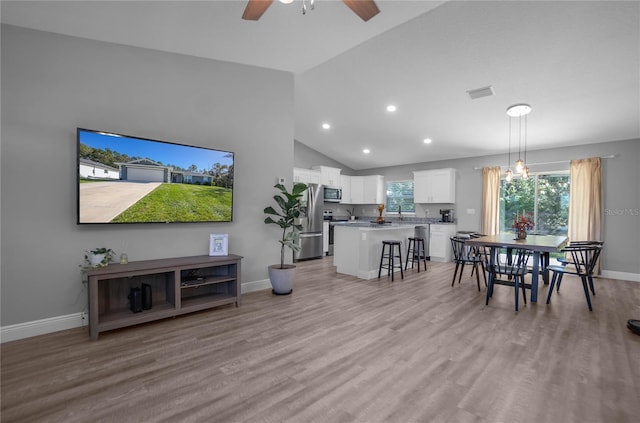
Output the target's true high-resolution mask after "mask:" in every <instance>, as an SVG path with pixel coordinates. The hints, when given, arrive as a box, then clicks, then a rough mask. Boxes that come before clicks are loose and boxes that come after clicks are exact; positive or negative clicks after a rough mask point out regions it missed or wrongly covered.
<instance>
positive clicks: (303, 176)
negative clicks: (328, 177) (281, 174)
mask: <svg viewBox="0 0 640 423" xmlns="http://www.w3.org/2000/svg"><path fill="white" fill-rule="evenodd" d="M293 182H303V183H305V184H320V183H321V182H320V171H319V170H312V169H302V168H299V167H294V168H293Z"/></svg>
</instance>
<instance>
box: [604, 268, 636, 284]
mask: <svg viewBox="0 0 640 423" xmlns="http://www.w3.org/2000/svg"><path fill="white" fill-rule="evenodd" d="M600 276H601V277H603V278H608V279H618V280H621V281H632V282H640V274H639V273H627V272H616V271H614V270H601V271H600Z"/></svg>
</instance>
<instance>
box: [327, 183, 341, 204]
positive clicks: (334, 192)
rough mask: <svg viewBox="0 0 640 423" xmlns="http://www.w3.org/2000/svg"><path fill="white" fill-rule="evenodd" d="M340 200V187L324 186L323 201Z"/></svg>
mask: <svg viewBox="0 0 640 423" xmlns="http://www.w3.org/2000/svg"><path fill="white" fill-rule="evenodd" d="M341 200H342V188H335V187H324V202H325V203H339V202H340V201H341Z"/></svg>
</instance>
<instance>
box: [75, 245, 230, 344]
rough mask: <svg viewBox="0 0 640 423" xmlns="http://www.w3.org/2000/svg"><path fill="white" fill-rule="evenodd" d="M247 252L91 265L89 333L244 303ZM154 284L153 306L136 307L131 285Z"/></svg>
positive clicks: (88, 274) (93, 333) (92, 334)
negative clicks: (242, 263) (243, 264)
mask: <svg viewBox="0 0 640 423" xmlns="http://www.w3.org/2000/svg"><path fill="white" fill-rule="evenodd" d="M241 259H242V257H240V256H237V255H233V254H230V255H228V256H220V257H210V256H192V257H176V258H169V259H160V260H144V261H137V262H130V263H128V264H110V265H109V266H107V267H101V268H95V269H89V270H87V271H86V274H87V277H88V280H89V334H90V336H91V339H92V340H96V339H98V334H99V333H100V332H104V331H107V330H113V329H118V328H122V327H126V326H132V325H137V324H140V323H146V322H151V321H153V320H158V319H165V318H167V317H173V316H177V315H180V314H185V313H191V312H194V311H199V310H204V309H208V308H212V307H218V306H222V305H226V304H235V305H236V307H238V306H239V305H240V285H241V278H240V275H241V273H240V261H241ZM143 283H145V284H148V285H150V287H151V298H152V300H153V302H152V306H151V309H149V310H142V311H141V312H139V313H134V312H132V311H131V308H130V303H129V299H128V296H129V293H130V291H131V288H136V287H140V286H141V285H142V284H143Z"/></svg>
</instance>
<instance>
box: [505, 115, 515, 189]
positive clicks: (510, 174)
mask: <svg viewBox="0 0 640 423" xmlns="http://www.w3.org/2000/svg"><path fill="white" fill-rule="evenodd" d="M512 179H513V172H512V171H511V118H509V158H508V159H507V171H506V172H505V173H504V180H505V181H507V183H509V182H511V180H512Z"/></svg>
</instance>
